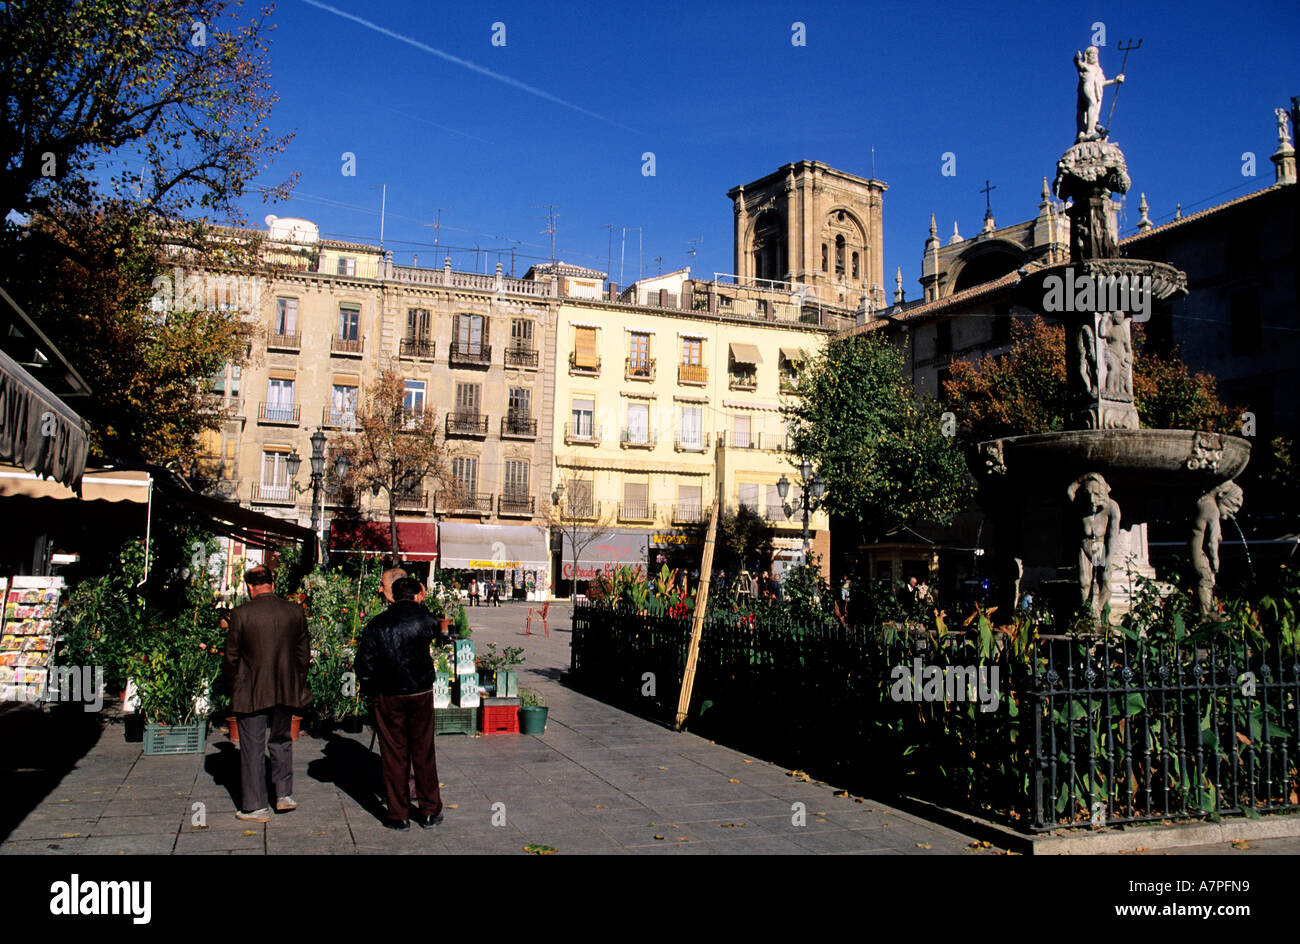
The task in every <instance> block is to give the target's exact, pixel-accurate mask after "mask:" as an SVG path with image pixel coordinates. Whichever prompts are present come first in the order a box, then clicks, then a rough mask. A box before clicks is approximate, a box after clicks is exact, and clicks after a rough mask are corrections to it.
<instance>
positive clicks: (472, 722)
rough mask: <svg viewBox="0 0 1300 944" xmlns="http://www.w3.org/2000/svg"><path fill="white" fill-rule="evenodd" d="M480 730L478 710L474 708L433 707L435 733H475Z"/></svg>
mask: <svg viewBox="0 0 1300 944" xmlns="http://www.w3.org/2000/svg"><path fill="white" fill-rule="evenodd" d="M477 730H478V724H477V710H476V709H474V708H435V709H433V733H434V734H435V735H438V734H473V733H474V732H475V731H477Z"/></svg>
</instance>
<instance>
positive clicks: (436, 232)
mask: <svg viewBox="0 0 1300 944" xmlns="http://www.w3.org/2000/svg"><path fill="white" fill-rule="evenodd" d="M450 209H451V207H438V210H437V213H438V219H437V222H434V223H425V224H424V225H425V226H427V227H429V229H431V230H433V264H434V265H435V266H437V265H442V260H441V259H440V258H438V242H439V237H440V236H442V211H443V210H450Z"/></svg>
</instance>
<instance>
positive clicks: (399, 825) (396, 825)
mask: <svg viewBox="0 0 1300 944" xmlns="http://www.w3.org/2000/svg"><path fill="white" fill-rule="evenodd" d="M384 828H385V829H396V830H397V831H399V832H404V831H405V830H408V829H410V828H411V821H410V820H406V819H386V820H384Z"/></svg>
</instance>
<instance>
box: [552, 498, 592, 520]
mask: <svg viewBox="0 0 1300 944" xmlns="http://www.w3.org/2000/svg"><path fill="white" fill-rule="evenodd" d="M560 517H561V518H563V519H567V520H570V521H594V520H596V519H597V518H599V517H600V502H596V501H592V500H591V499H590V498H588V499H585V500H583V499H577V500H575V501H569V500H567V499H566V500H565V501H564V502H563V504H562V505H561V506H560Z"/></svg>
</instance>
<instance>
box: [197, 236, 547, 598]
mask: <svg viewBox="0 0 1300 944" xmlns="http://www.w3.org/2000/svg"><path fill="white" fill-rule="evenodd" d="M268 222H269V225H270V231H269V233H266V234H263V235H265V236H266V237H267V242H266V250H265V252H264V256H263V258H264V260H265V266H264V269H263V271H262V273H261V280H262V281H261V285H260V291H259V292H258V293H257V298H258V301H257V305H256V306H255V310H256V312H257V315H256V318H257V321H258V327H259V328H262V329H264V335H263V337H264V340H261V341H259V342H258V343H256V344H255V346H254V350H253V351H252V356H251V357H250V359H249V363H248V364H247V365H246V366H244V367H243V368H242V369H241V368H234V367H231V368H228V369H227V371H226V372H225V375H224V376H222V377H220V378H216V379H215V380H214V385H213V392H214V394H217V395H218V396H219V397H220V402H221V403H222V404H223V405H224V406H226V407H227V408H228V409H229V410H230V412H231V417H232V418H231V419H230V420H229V421H228V422H227V423H226V424H225V427H224V429H223V430H222V432H221V433H220V434H219V435H216V436H211V437H209V439H208V440H207V442H206V448H205V452H206V454H207V457H206V459H205V460H204V461H203V462H202V463H201V467H200V468H199V469H198V470H196V471H197V472H199V474H200V476H201V478H202V479H203V482H204V485H205V486H206V490H208V491H209V492H211V493H213V494H217V495H220V496H222V497H224V498H227V499H229V500H234V501H238V502H239V503H240V504H243V505H247V506H249V507H252V508H254V509H256V510H259V511H263V512H266V513H268V514H272V515H277V516H280V517H285V518H290V519H293V520H295V521H298V522H299V523H301V524H304V525H306V524H308V523H309V522H310V520H311V516H312V509H311V493H310V490H306V491H302V489H304V488H305V487H306V486H307V485H308V484H309V481H310V461H309V460H310V456H311V453H312V447H311V442H310V439H311V436H312V434H313V433H314V432H315V431H316V430H321V431H323V432H324V433H325V434H326V436H327V437H329V439H330V440H331V441H333V440H334V439H336V438H337V437H340V436H345V435H347V433H348V431H349V430H350V429H353V428H354V427H355V421H356V412H357V409H358V408H359V406H360V405H361V404H363V403H364V399H365V396H366V392H367V387H368V385H369V384H370V383H371V382H372V381H374V380H375V378H377V377H378V376H379V373H380V371H381V369H382V368H383V367H384V366H386V365H393V366H395V367H396V368H397V369H398V370H399V371H400V372H401V375H402V377H403V379H404V381H405V385H406V401H405V406H406V408H407V409H408V410H411V411H427V412H432V413H434V414H435V419H436V421H437V423H438V424H439V426H440V427H442V429H443V430H444V432H445V435H446V441H447V444H448V450H449V453H450V455H451V459H450V462H449V467H450V473H451V477H452V479H453V480H454V482H455V487H454V488H451V489H448V490H443V489H439V487H438V484H437V483H436V482H433V481H426V482H424V483H421V485H420V486H419V487H417V488H414V489H412V490H411V491H410V492H409V493H408V494H406V495H404V496H402V498H401V500H400V501H399V503H398V514H397V520H398V529H399V541H400V543H401V545H402V552H403V556H404V557H405V558H406V559H407V560H411V561H432V560H435V559H437V558H438V556H439V554H440V555H441V564H442V566H444V567H465V568H471V569H476V570H480V571H485V572H486V571H493V572H495V573H496V575H497V577H498V578H500V579H503V580H505V581H506V583H507V586H509V587H510V588H511V590H512V591H513V592H514V595H517V596H530V597H532V598H541V597H542V596H544V595H545V592H546V587H547V584H548V573H549V563H550V562H549V552H548V543H547V530H546V520H545V516H546V512H547V506H546V504H544V499H543V497H542V496H549V494H550V492H551V485H552V482H551V476H550V470H551V462H550V448H551V442H552V439H553V434H552V429H551V418H552V416H553V415H554V410H553V409H552V408H551V396H552V390H553V386H554V364H555V354H554V350H553V345H554V337H555V313H556V305H557V297H556V296H557V294H558V290H557V285H556V281H557V280H556V279H555V278H554V277H550V276H547V277H541V278H536V279H527V280H525V279H512V278H508V277H505V276H503V275H502V274H501V272H500V266H498V271H497V272H496V274H494V275H480V274H474V273H465V272H454V271H452V269H451V266H450V263H449V261H448V262H446V263H445V264H444V266H443V268H441V269H423V268H415V267H408V266H397V265H394V264H392V262H391V255H388V256H386V255H384V254H382V253H381V251H380V249H379V247H376V246H368V245H361V244H353V243H343V242H336V241H332V240H326V239H320V238H319V236H318V235H317V233H316V228H315V226H314V225H312V224H311V223H309V222H307V221H303V220H284V219H280V220H277V219H274V218H270V219H269V220H268ZM295 455H296V456H297V457H298V458H299V459H300V460H301V463H300V468H299V471H298V473H297V477H296V479H295V478H292V477H291V475H290V470H291V468H292V467H293V457H294V456H295ZM329 467H330V463H329V462H327V468H329ZM336 484H337V483H335V482H333V481H332V480H330V481H327V483H326V486H327V487H326V494H325V496H324V497H323V500H322V504H323V520H322V525H321V530H322V533H323V534H324V535H325V539H326V543H327V546H328V548H329V550H330V552H331V553H333V554H346V553H381V552H382V551H384V550H385V549H386V548H387V546H388V539H387V534H388V509H387V495H386V494H383V493H380V495H379V496H378V497H377V498H376V497H373V496H372V495H371V494H369V492H368V491H366V492H362V493H361V494H360V496H359V502H360V507H359V508H355V507H354V508H348V507H346V506H345V505H344V504H343V501H344V498H345V496H347V495H348V493H347V492H344V491H343V490H341V489H339V490H335V489H334V486H335V485H336ZM231 553H232V554H233V555H239V554H240V553H241V549H239V548H231Z"/></svg>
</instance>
